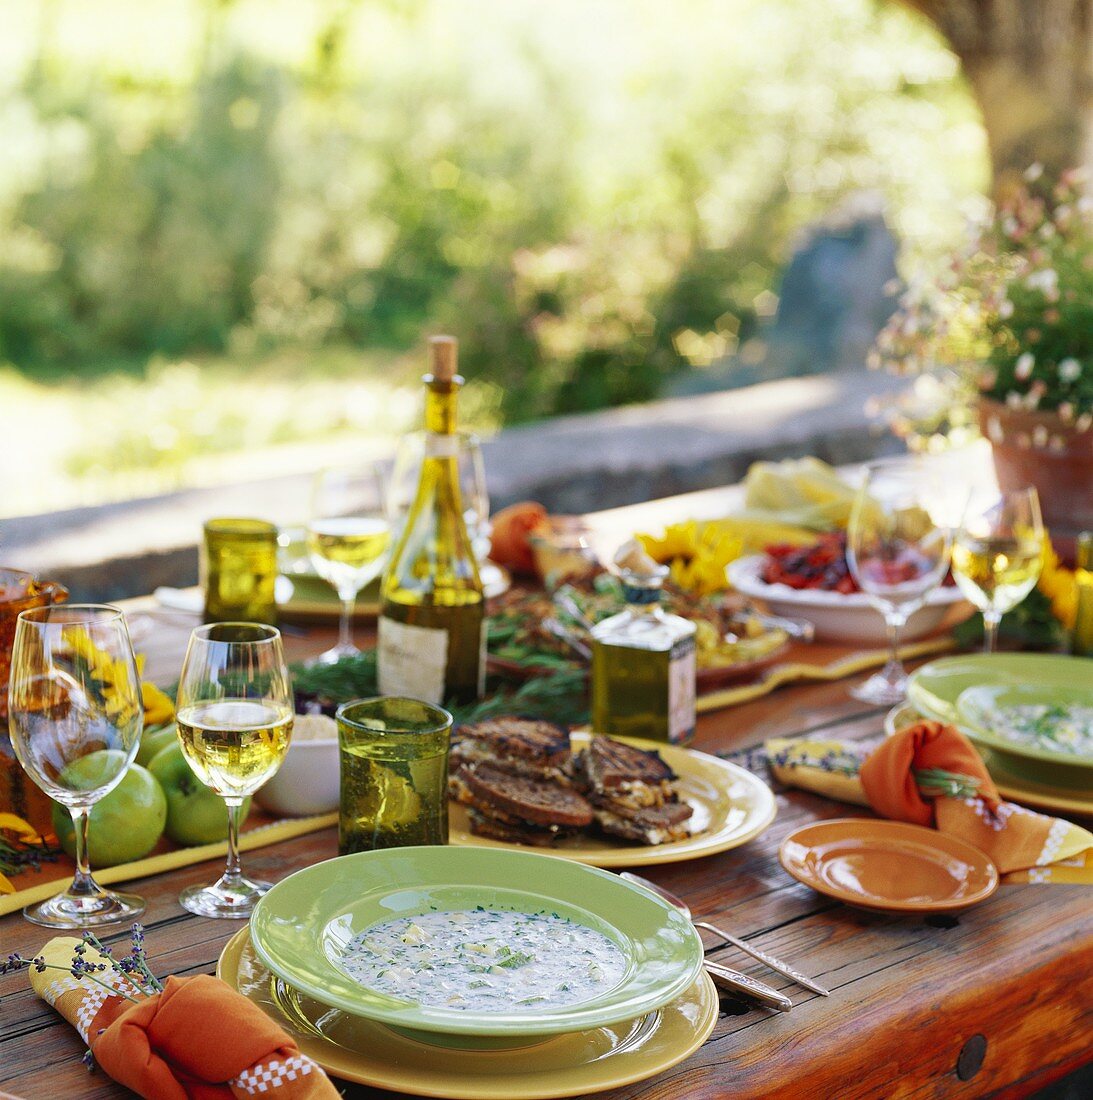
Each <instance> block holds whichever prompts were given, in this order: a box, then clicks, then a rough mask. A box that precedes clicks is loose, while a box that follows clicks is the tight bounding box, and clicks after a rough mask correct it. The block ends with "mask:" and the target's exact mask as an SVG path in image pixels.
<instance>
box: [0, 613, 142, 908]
mask: <svg viewBox="0 0 1093 1100" xmlns="http://www.w3.org/2000/svg"><path fill="white" fill-rule="evenodd" d="M8 721H9V727H10V734H11V743H12V747H13V748H14V749H15V755H16V757H17V758H18V760H19V763H20V764H21V765H22V766H23V769H24V770H25V771H26V773H27V774H28V775H29V776H30V777H31V779H33V780H34V782H35V783H37V784H38V786H39V787H41V788H42V790H43V791H45V792H46V794H48V795H49V796H50V798H53V799H55V800H56V801H57V802H59V803H61V805H63V806H64V807H65V808H66V809H67V810H68V812H69V813H70V814H71V815H72V824H73V827H74V830H75V845H76V874H75V877H74V878H73V880H72V884H71V885H70V886H69V887H68V889H67V890H65V891H64V893H62V894H58V895H57V896H56V897H53V898H50V899H49V900H48V901H44V902H41V903H40V904H37V905H28V906H27V907H26V908H25V909H24V910H23V914H24V915H25V916H26V918H27V920H29V921H33V922H34V923H35V924H42V925H45V926H47V927H50V928H90V927H94V926H96V925H100V924H107V923H109V922H112V921H120V920H131V919H134V918H136V917H138V916H139V915H140V914H141V913H143V912H144V901H143V899H141V898H139V897H137V896H136V895H134V894H122V893H115V892H113V891H110V890H104V889H103V888H102V887H101V886H100V885H99V884H98V883H97V882H96V881H95V879H94V878H93V877H92V875H91V868H90V865H89V862H88V849H87V833H88V822H89V815H90V813H91V808H92V807H93V806H94V805H95V803H96V802H98V801H99V800H100V799H101V798H103V797H105V796H106V795H107V794H109V793H110V792H111V791H112V790H113V789H114V788H115V787H116V786H117V785H118V784H119V783H120V782H121V780H122V777H123V776H124V775H125V773H126V771H128V769H129V765H130V764H132V762H133V758H134V757H135V756H136V754H137V749H138V748H139V747H140V735H141V731H142V730H143V728H144V708H143V705H142V701H141V690H140V676H139V675H138V673H137V664H136V659H135V658H134V656H133V645H132V642H131V641H130V639H129V630H128V627H127V626H126V623H125V616H124V615H123V614H122V612H121V611H120V610H118V608H116V607H111V606H109V605H106V604H63V605H59V606H56V607H38V608H34V609H32V610H28V611H24V612H22V613H21V614H20V616H19V619H18V621H17V623H16V626H15V640H14V645H13V649H12V655H11V690H10V694H9V718H8Z"/></svg>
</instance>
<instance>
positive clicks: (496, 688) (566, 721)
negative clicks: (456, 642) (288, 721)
mask: <svg viewBox="0 0 1093 1100" xmlns="http://www.w3.org/2000/svg"><path fill="white" fill-rule="evenodd" d="M292 672H293V677H294V681H295V688H296V693H297V695H299V696H304V697H305V698H311V699H316V700H318V701H319V702H320V703H322V704H326V705H330V704H334V705H336V704H339V703H344V702H346V701H348V700H350V699H360V698H367V697H368V696H371V695H375V694H376V693H377V691H378V690H379V689H378V687H377V684H376V654H375V651H374V650H372V651H368V652H365V653H360V654H358V655H357V656H355V657H346V658H343V659H342V660H340V661H338V662H336V663H335V664H332V665H311V666H303V665H295V666H293V670H292ZM447 705H448V709H449V710H451V712H452V714H453V715H454V717H455V720H456V722H479V721H481V720H482V719H484V718H489V717H492V716H495V715H499V714H517V715H520V716H522V717H525V718H542V719H546V720H547V721H551V722H558V723H559V724H562V725H576V724H578V723H581V722H586V721H587V720H588V699H587V676H586V674H585V672H584V671H583V670H580V669H576V670H574V669H559V670H558V671H552V672H550V673H548V674H545V675H541V676H533V677H532V678H530V679H528V680H526V681H524V683H522V684H520V685H519V686H518V687H516V688H513V687H511V686H507V685H505V684H503V683H498V682H492V683H491V684H490V690H488V691H487V693H486V695H485V697H484V698H482V699H480V700H478V701H477V702H476V703H470V704H466V705H463V706H459V705H456V704H447Z"/></svg>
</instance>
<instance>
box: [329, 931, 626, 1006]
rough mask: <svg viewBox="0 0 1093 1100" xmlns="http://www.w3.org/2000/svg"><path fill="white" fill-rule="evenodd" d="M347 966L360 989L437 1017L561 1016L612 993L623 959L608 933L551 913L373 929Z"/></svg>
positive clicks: (355, 944) (357, 943)
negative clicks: (539, 1012) (541, 1012)
mask: <svg viewBox="0 0 1093 1100" xmlns="http://www.w3.org/2000/svg"><path fill="white" fill-rule="evenodd" d="M342 966H343V967H344V968H345V970H346V972H347V973H348V974H349V975H350V976H351V977H352V978H354V979H356V981H358V982H360V983H361V985H365V986H368V987H369V988H370V989H374V990H376V991H377V992H380V993H387V994H389V995H390V996H392V997H398V998H400V999H401V1000H406V1001H412V1002H414V1003H416V1004H419V1005H424V1006H427V1007H430V1008H457V1009H466V1010H468V1011H472V1012H511V1011H513V1010H517V1011H519V1010H522V1009H523V1010H534V1009H550V1008H562V1007H564V1006H567V1005H573V1004H577V1003H579V1002H580V1001H586V1000H588V999H589V998H590V997H594V996H596V995H597V994H599V993H602V992H606V991H607V990H609V989H611V988H613V987H614V986H615V985H617V984H618V983H619V982H620V981H621V980H622V977H623V975H624V974H625V972H626V957H625V956H624V955H623V953H622V951H621V950H620V949H619V947H618V946H617V945H616V944H615V943H614V942H613V941H612V940H610V939H608V937H607V936H605V935H604V934H603V933H602V932H597V931H595V930H594V929H592V928H587V927H585V926H584V925H583V924H578V923H577V922H576V921H572V920H569V919H568V918H567V917H560V916H557V915H556V914H554V913H515V912H509V911H506V910H500V909H466V910H457V911H453V912H443V913H441V912H433V913H421V914H419V915H417V916H413V917H399V918H397V919H395V920H388V921H383V922H382V923H380V924H373V925H372V926H371V927H370V928H366V929H365V930H364V931H363V932H361V933H360V934H359V935H357V936H355V937H354V938H353V939H352V940H351V941H350V943H349V944H348V946H347V947H346V949H345V954H344V956H343V958H342Z"/></svg>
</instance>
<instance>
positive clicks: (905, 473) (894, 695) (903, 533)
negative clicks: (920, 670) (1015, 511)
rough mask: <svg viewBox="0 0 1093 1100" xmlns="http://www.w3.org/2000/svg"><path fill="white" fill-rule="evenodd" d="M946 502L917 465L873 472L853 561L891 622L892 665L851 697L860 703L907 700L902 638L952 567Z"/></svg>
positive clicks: (857, 524)
mask: <svg viewBox="0 0 1093 1100" xmlns="http://www.w3.org/2000/svg"><path fill="white" fill-rule="evenodd" d="M941 499H942V494H941V493H940V492H939V487H938V486H936V485H935V484H933V481H932V479H931V478H930V477H929V475H928V474H927V472H926V470H925V469H924V468H923V467H922V466H921V465H920V464H919V463H917V462H914V461H907V460H888V461H882V462H876V463H873V464H872V465H870V466H868V467H867V468H866V476H865V480H864V481H863V482H862V485H861V487H860V488H859V490H858V493H857V495H856V497H855V499H854V504H853V507H852V508H851V512H850V523H849V526H848V530H847V544H846V557H847V564H848V565H849V567H850V573H851V575H852V576H853V578H854V580H855V581H856V582H857V585H858V587H859V588H860V589H861V590H862V592H863V593H864V594H865V595H866V596H867V597H868V599H869V602H870V603H871V604H872V605H873V606H874V607H875V608H876V609H877V610H878V611H879V612H880V613H881V614H882V615H883V616H884V622H885V626H886V628H887V634H888V661H887V663H886V664H885V666H884V668H883V669H882V670H881V671H880V672H877V673H875V674H874V675H873V676H870V677H869V679H868V680H866V681H865V683H863V684H861V685H859V686H857V687H855V688H852V689H851V694H852V695H853V696H854V697H855V698H857V699H862V700H863V701H865V702H868V703H877V704H878V705H891V704H893V703H899V702H901V701H902V700H903V698H904V697H905V695H906V693H907V673H906V672H905V671H904V668H903V662H902V661H901V660H900V657H899V636H900V631H901V630H902V629H903V627H904V626H905V625H906V623H907V620H908V619H909V618H910V617H911V615H912V614H914V612H915V611H917V610H918V609H919V608H920V607H921V606H922V605H923V604H924V603H925V602H926V598H927V596H929V594H930V593H931V592H932V591H933V590H934V589H935V588H936V587H937V586H938V585H939V584H940V583H941V580H942V578H943V577H944V576H945V573H946V571H947V569H948V567H949V551H950V548H951V544H952V531H951V528H949V527H948V526H947V525H945V524H943V523H940V522H939V521H938V519H937V517H936V513H935V508H936V507H937V504H938V502H939V501H940V500H941Z"/></svg>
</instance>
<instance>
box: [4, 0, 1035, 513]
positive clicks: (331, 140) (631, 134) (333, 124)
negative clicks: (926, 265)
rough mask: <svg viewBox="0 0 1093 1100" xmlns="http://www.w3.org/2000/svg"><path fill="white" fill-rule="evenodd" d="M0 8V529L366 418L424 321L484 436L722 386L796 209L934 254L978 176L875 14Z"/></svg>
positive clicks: (956, 80) (404, 411)
mask: <svg viewBox="0 0 1093 1100" xmlns="http://www.w3.org/2000/svg"><path fill="white" fill-rule="evenodd" d="M998 2H999V3H1000V2H1001V0H998ZM1049 2H1050V0H1049ZM4 3H5V22H6V26H5V33H4V34H3V35H0V142H3V145H4V148H5V150H6V156H5V158H4V162H3V165H2V166H0V403H4V402H5V401H7V402H11V401H13V400H18V401H20V402H21V403H22V405H23V407H24V408H26V409H27V410H29V411H35V410H37V409H42V410H48V411H49V412H50V413H52V414H53V415H54V416H55V417H58V418H59V423H61V424H62V425H63V428H61V429H60V430H58V431H56V432H53V433H49V439H48V440H47V439H44V438H43V437H42V433H37V434H36V435H35V436H32V435H31V434H30V432H29V429H27V433H26V434H25V435H24V436H22V437H20V436H18V435H16V436H15V437H14V438H12V437H9V442H8V447H9V451H20V449H23V450H29V452H30V453H32V454H33V455H34V457H35V460H36V461H35V465H34V467H33V468H34V470H35V471H36V472H37V473H43V472H44V473H47V474H54V473H55V474H56V475H57V476H56V480H55V481H52V480H50V479H49V478H42V477H39V478H38V479H37V480H36V485H37V488H36V489H35V490H34V493H35V495H34V496H33V499H32V500H31V498H30V497H28V496H27V495H26V494H24V495H23V496H20V495H19V493H18V492H16V493H15V494H14V495H11V494H9V497H8V498H7V499H6V500H5V501H3V502H0V509H5V510H7V511H9V513H10V512H13V511H16V510H18V509H20V508H24V509H29V508H30V507H48V506H50V505H56V504H57V503H62V502H69V501H74V500H88V499H91V498H93V497H99V498H101V497H104V496H111V495H119V494H124V493H131V492H142V491H149V490H151V489H153V488H159V487H166V486H168V485H170V484H176V483H181V482H195V481H201V480H203V479H206V480H207V479H210V478H216V477H239V476H243V475H245V474H246V473H247V471H248V470H250V469H251V466H248V462H250V463H252V465H253V463H254V462H256V461H258V460H257V459H254V458H253V457H248V456H252V455H253V454H260V455H261V456H262V458H261V462H262V465H261V466H260V468H261V469H262V470H265V469H268V468H270V462H269V459H268V454H267V452H270V451H271V449H276V448H284V447H286V446H288V445H290V444H293V443H298V442H304V441H307V440H309V439H314V438H317V437H322V438H323V439H327V440H329V439H334V438H337V437H348V436H350V435H354V434H355V435H357V436H358V437H359V436H360V435H361V433H363V432H372V433H378V432H380V431H382V430H386V431H388V432H390V431H397V430H398V429H399V428H400V427H401V426H402V425H403V423H405V420H406V417H407V416H409V411H408V410H409V409H410V407H411V406H410V405H409V404H408V403H407V402H406V401H404V400H403V399H402V396H401V395H403V394H404V392H406V390H405V387H407V386H412V384H413V380H414V379H415V377H416V374H417V373H418V371H419V369H420V356H419V349H420V339H421V336H422V335H423V334H424V333H425V332H427V331H430V330H432V331H435V330H437V329H440V328H447V329H451V330H452V331H454V332H455V333H456V335H458V336H459V337H460V339H461V341H462V344H463V363H464V367H465V371H466V373H467V374H468V375H469V376H470V377H471V378H472V380H473V381H474V383H475V392H474V393H473V394H472V395H471V399H472V405H473V407H474V408H475V409H477V410H478V412H479V414H480V416H481V418H482V420H483V421H490V422H493V423H498V422H501V421H516V420H527V419H532V418H535V417H540V416H545V415H551V414H554V413H557V412H565V411H573V410H582V409H591V408H597V407H602V406H604V405H612V404H618V403H620V402H625V401H635V400H643V399H647V398H649V397H652V396H655V395H656V394H658V393H660V392H662V390H663V387H664V386H665V384H666V383H667V382H668V381H670V380H677V379H679V378H680V377H682V376H686V375H688V374H691V375H701V374H702V373H703V372H705V371H707V370H708V368H709V367H710V365H711V364H720V365H722V366H723V365H724V364H725V363H731V364H738V365H739V371H738V373H739V377H740V378H741V379H743V378H746V377H748V373H747V372H748V365H749V364H750V363H754V362H755V360H756V348H757V347H758V345H759V344H761V342H762V333H763V327H764V325H765V323H766V321H767V319H769V318H770V316H771V315H772V314H773V312H774V310H775V309H776V307H777V302H778V291H779V285H780V276H781V272H782V270H783V268H784V265H785V263H786V261H787V259H788V258H789V256H790V254H791V252H792V249H793V247H794V243H795V242H796V241H797V240H798V237H799V235H800V234H801V232H802V230H803V229H804V228H805V227H807V226H808V225H809V224H810V223H811V222H813V221H814V220H815V219H816V218H818V217H820V216H821V215H823V214H824V213H825V212H827V211H828V210H830V209H832V208H833V207H835V206H837V205H838V204H840V203H841V202H842V201H843V200H844V199H845V198H846V197H847V196H850V195H854V194H857V193H861V192H870V193H872V194H874V195H876V196H877V198H878V201H879V202H880V203H881V204H882V205H883V208H884V210H885V212H886V219H887V222H888V224H889V225H890V227H891V228H892V230H893V232H894V233H895V234H896V236H897V237H898V238H899V239H900V241H901V242H902V243H903V248H904V254H905V256H908V257H922V256H929V255H937V254H940V253H941V252H942V251H943V250H944V249H945V248H946V247H947V246H949V245H951V244H952V242H953V241H954V240H955V239H956V238H957V236H958V235H959V234H960V232H961V230H962V210H963V208H964V206H965V205H966V204H967V203H968V202H971V201H974V200H975V197H976V196H977V195H980V194H981V193H982V191H983V190H984V189H985V188H986V186H987V183H988V160H987V153H986V146H985V142H984V137H983V129H982V126H981V123H980V120H979V118H978V115H977V112H976V109H975V106H974V103H973V101H972V98H971V96H970V95H969V92H968V89H967V88H966V86H965V84H964V82H963V79H962V77H961V75H960V72H959V66H958V63H957V61H956V58H955V57H954V55H953V53H952V52H950V50H949V49H947V48H946V46H945V45H944V43H943V42H942V40H941V38H940V36H939V35H938V34H937V33H936V32H935V31H934V30H933V29H931V27H930V26H929V25H928V24H927V22H926V21H925V20H923V19H921V18H920V17H918V16H916V15H913V14H911V13H910V12H909V11H908V10H907V8H906V7H905V6H903V5H902V4H899V3H895V2H884V0H679V2H677V3H675V4H672V5H665V4H663V3H657V2H654V0H557V2H555V3H552V4H547V5H544V4H541V3H535V2H533V0H462V2H461V3H459V4H452V3H449V2H446V0H367V2H366V0H359V2H353V0H157V3H155V4H145V3H141V2H139V0H97V3H96V4H95V5H87V4H84V3H82V2H80V0H4ZM946 33H949V31H948V30H946ZM5 363H6V364H7V366H6V367H5V366H4V364H5ZM793 369H796V368H793ZM734 371H737V366H735V365H734V366H732V368H731V369H730V370H729V375H730V376H733V377H735V375H734V374H733V372H734ZM123 379H127V381H123ZM362 380H363V381H362ZM730 380H731V378H730ZM243 386H245V387H246V392H247V398H246V401H242V400H241V399H240V387H243ZM352 387H356V389H352ZM293 394H295V395H296V397H295V398H293V397H292V395H293ZM354 394H355V395H356V396H353V395H354ZM396 398H397V400H396ZM66 402H67V404H66ZM396 409H397V410H399V411H398V414H397V415H396V414H395V412H394V411H393V410H396ZM47 447H53V448H54V450H53V451H50V452H49V453H48V455H47V454H46V451H45V450H44V449H45V448H47ZM35 448H36V450H35ZM227 454H230V455H231V456H232V462H231V463H230V464H225V463H224V462H222V461H220V462H217V463H216V464H212V465H210V464H206V465H205V466H201V465H200V463H201V461H202V458H203V456H204V457H206V458H207V457H209V456H217V455H227ZM294 461H296V462H299V458H296V459H294ZM28 468H29V467H28ZM116 475H117V476H116ZM121 475H124V484H122V483H121V482H119V480H118V476H121ZM16 480H18V479H16ZM44 485H48V486H49V487H50V488H49V490H48V491H49V492H55V495H54V496H52V497H49V496H44V495H43V494H44V493H46V492H47V490H46V489H43V486H44ZM28 500H30V501H31V503H30V504H28Z"/></svg>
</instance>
